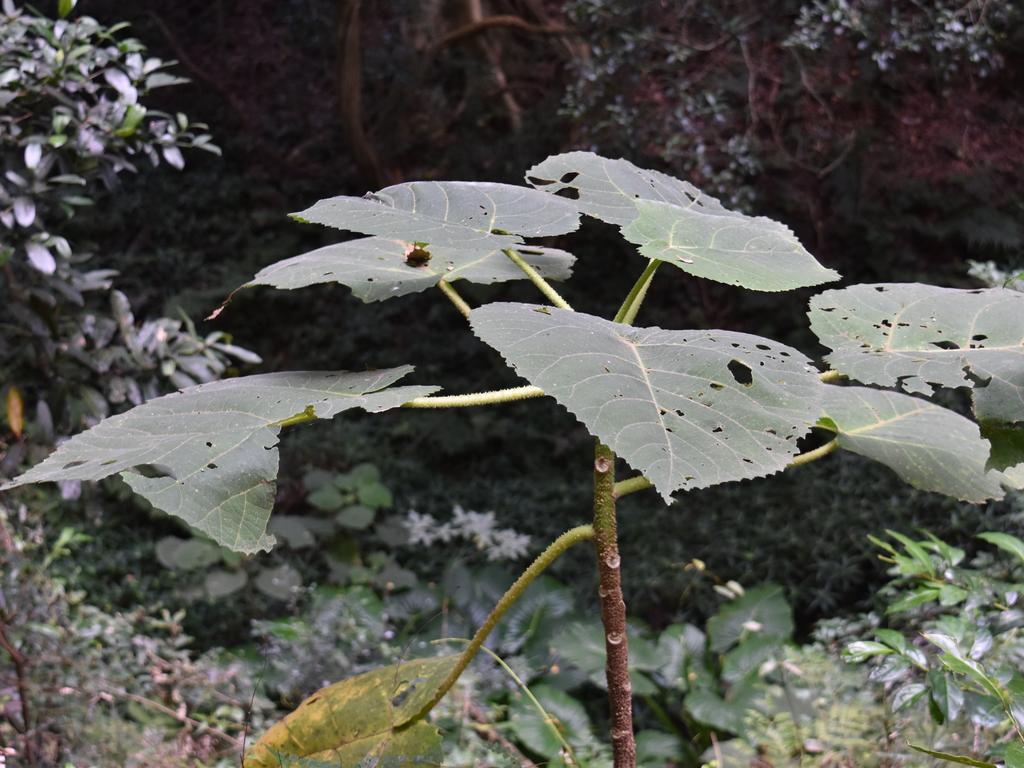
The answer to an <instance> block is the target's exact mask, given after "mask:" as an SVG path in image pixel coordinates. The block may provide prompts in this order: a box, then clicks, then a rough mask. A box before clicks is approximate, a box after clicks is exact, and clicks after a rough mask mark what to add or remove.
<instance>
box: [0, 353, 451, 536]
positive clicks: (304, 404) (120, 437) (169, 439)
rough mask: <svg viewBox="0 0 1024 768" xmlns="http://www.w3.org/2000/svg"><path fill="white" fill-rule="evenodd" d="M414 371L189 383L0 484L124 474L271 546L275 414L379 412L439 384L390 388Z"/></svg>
mask: <svg viewBox="0 0 1024 768" xmlns="http://www.w3.org/2000/svg"><path fill="white" fill-rule="evenodd" d="M411 370H412V368H411V367H409V366H405V367H402V368H392V369H390V370H385V371H375V372H368V373H347V372H343V371H342V372H335V373H330V372H294V373H272V374H265V375H259V376H245V377H241V378H237V379H225V380H223V381H217V382H212V383H210V384H203V385H200V386H198V387H192V388H190V389H186V390H184V391H182V392H178V393H175V394H172V395H167V396H165V397H161V398H157V399H156V400H150V401H149V402H147V403H145V404H143V405H140V406H138V407H137V408H134V409H132V410H131V411H128V412H127V413H123V414H120V415H117V416H113V417H111V418H109V419H107V420H106V421H103V422H101V423H100V424H98V425H97V426H95V427H93V428H92V429H90V430H87V431H86V432H83V433H81V434H79V435H76V436H75V437H73V438H71V439H70V440H68V441H67V442H66V443H64V444H63V445H61V446H60V447H59V448H58V449H57V450H56V451H54V452H53V453H52V454H51V455H50V456H49V457H48V458H47V459H46V460H45V461H43V462H41V463H39V464H37V465H36V466H34V467H32V468H31V469H30V470H29V471H28V472H26V473H25V474H23V475H21V476H20V477H17V478H15V479H14V480H13V481H11V482H9V483H7V484H6V485H4V486H2V487H0V490H6V489H8V488H13V487H16V486H19V485H25V484H28V483H38V482H46V481H57V480H100V479H102V478H104V477H108V476H110V475H113V474H116V473H122V476H123V477H124V479H125V481H126V482H127V483H128V485H129V486H130V487H131V488H132V490H134V491H135V492H136V493H138V494H140V495H142V496H143V497H145V498H146V499H148V500H149V502H150V503H152V504H153V506H155V507H157V508H159V509H162V510H164V511H165V512H168V513H169V514H172V515H175V516H176V517H180V518H181V519H182V520H184V521H185V522H187V523H188V524H189V525H191V526H193V527H195V528H197V529H198V530H200V531H202V532H203V533H205V534H207V535H208V536H210V538H212V539H213V540H214V541H216V542H217V543H218V544H221V545H222V546H226V547H229V548H231V549H234V550H236V551H239V552H256V551H258V550H260V549H264V550H269V549H270V547H271V546H273V544H274V539H273V537H272V536H269V535H267V534H266V525H267V519H268V517H269V516H270V510H271V507H272V506H273V503H274V494H275V482H276V479H277V463H278V456H277V437H278V433H279V432H280V429H281V426H280V422H282V421H284V420H287V419H289V418H291V417H294V416H296V415H308V416H309V417H316V418H321V419H329V418H331V417H333V416H335V415H336V414H338V413H341V412H342V411H346V410H348V409H350V408H362V409H363V410H365V411H369V412H373V413H376V412H379V411H384V410H388V409H389V408H396V407H398V406H399V405H401V404H402V403H404V402H406V401H408V400H410V399H412V398H414V397H419V396H421V395H424V394H429V393H430V392H433V391H435V388H434V387H418V386H407V387H395V388H392V389H388V387H389V386H390V385H391V384H392V383H394V382H395V381H397V380H398V379H399V378H401V377H402V376H404V375H405V374H406V373H408V372H409V371H411Z"/></svg>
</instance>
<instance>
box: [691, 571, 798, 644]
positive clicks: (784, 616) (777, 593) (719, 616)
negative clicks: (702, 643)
mask: <svg viewBox="0 0 1024 768" xmlns="http://www.w3.org/2000/svg"><path fill="white" fill-rule="evenodd" d="M792 634H793V610H792V609H791V608H790V607H789V603H788V602H786V597H785V595H784V594H783V593H782V587H779V586H776V585H774V584H764V585H762V586H759V587H755V588H754V589H749V590H747V591H746V592H744V593H743V595H741V596H740V597H737V598H736V599H735V600H733V601H732V602H730V603H726V604H725V605H724V606H722V608H721V609H720V610H719V611H718V613H716V614H715V615H714V616H712V617H711V618H710V619H708V644H709V645H710V647H711V650H713V651H716V652H718V653H721V652H723V651H726V650H728V649H729V648H731V647H732V646H733V645H735V644H736V643H738V642H739V641H740V640H741V639H742V638H744V637H746V636H748V635H758V636H760V637H767V638H774V639H776V640H778V641H782V642H785V641H788V640H789V639H790V638H791V636H792Z"/></svg>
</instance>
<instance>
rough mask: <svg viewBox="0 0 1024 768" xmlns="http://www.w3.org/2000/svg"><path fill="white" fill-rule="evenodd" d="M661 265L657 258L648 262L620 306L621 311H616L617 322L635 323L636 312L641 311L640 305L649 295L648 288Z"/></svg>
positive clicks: (615, 319)
mask: <svg viewBox="0 0 1024 768" xmlns="http://www.w3.org/2000/svg"><path fill="white" fill-rule="evenodd" d="M660 265H661V262H660V261H658V260H657V259H651V260H650V261H649V262H648V263H647V266H646V267H645V268H644V271H643V272H641V273H640V277H638V278H637V279H636V282H635V283H634V284H633V287H632V288H631V289H630V291H629V294H628V295H627V296H626V300H625V301H623V302H622V306H621V307H619V311H618V312H616V313H615V318H614V321H615V322H616V323H624V324H626V325H632V324H633V321H634V320H636V313H637V312H639V311H640V305H641V304H643V303H644V298H645V297H646V296H647V289H648V288H650V287H651V281H653V280H654V273H655V272H656V271H657V269H658V267H659V266H660Z"/></svg>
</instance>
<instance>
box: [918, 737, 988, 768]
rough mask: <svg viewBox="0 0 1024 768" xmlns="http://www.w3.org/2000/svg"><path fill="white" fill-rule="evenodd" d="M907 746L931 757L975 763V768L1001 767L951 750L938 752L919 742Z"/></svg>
mask: <svg viewBox="0 0 1024 768" xmlns="http://www.w3.org/2000/svg"><path fill="white" fill-rule="evenodd" d="M907 746H908V747H910V748H911V749H913V750H916V751H917V752H920V753H922V754H924V755H928V756H929V757H936V758H938V759H939V760H947V761H949V762H951V763H957V764H958V765H973V766H975V768H999V766H997V765H996V764H995V763H986V762H985V761H984V760H975V759H973V758H970V757H961V756H960V755H954V754H951V753H949V752H937V751H936V750H934V749H928V748H927V747H922V746H919V745H917V744H910V743H909V742H908V743H907Z"/></svg>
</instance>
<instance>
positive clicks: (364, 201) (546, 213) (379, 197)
mask: <svg viewBox="0 0 1024 768" xmlns="http://www.w3.org/2000/svg"><path fill="white" fill-rule="evenodd" d="M293 215H294V217H295V218H296V219H298V220H300V221H308V222H313V223H315V224H326V225H327V226H329V227H336V228H338V229H347V230H350V231H352V232H361V233H362V234H364V235H379V236H381V237H392V238H398V239H400V240H403V241H405V242H411V241H416V242H422V243H427V244H428V245H429V246H430V247H444V246H447V247H450V248H460V249H463V250H467V249H472V250H476V251H488V252H489V251H491V250H493V249H495V248H512V247H515V246H516V245H517V244H518V243H521V242H522V237H520V235H524V236H527V237H534V236H536V237H540V236H544V235H561V234H564V233H566V232H572V231H574V230H575V229H576V228H577V227H579V212H578V211H577V210H576V206H575V205H574V204H573V203H571V202H569V201H568V200H552V199H551V197H550V196H549V195H545V194H542V193H540V192H538V191H536V190H534V189H530V188H529V187H517V186H513V185H511V184H489V183H479V182H468V181H413V182H408V183H406V184H396V185H394V186H392V187H387V188H386V189H382V190H380V191H379V192H375V193H371V194H368V195H366V196H365V197H332V198H329V199H327V200H321V201H319V202H318V203H316V204H315V205H313V206H312V207H311V208H308V209H306V210H305V211H301V212H300V213H296V214H293Z"/></svg>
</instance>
